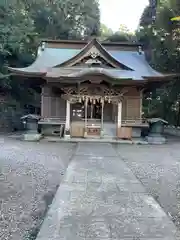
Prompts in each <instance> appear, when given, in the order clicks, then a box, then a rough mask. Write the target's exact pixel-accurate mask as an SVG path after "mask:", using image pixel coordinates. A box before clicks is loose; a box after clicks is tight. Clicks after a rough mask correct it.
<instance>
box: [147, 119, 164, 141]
mask: <svg viewBox="0 0 180 240" xmlns="http://www.w3.org/2000/svg"><path fill="white" fill-rule="evenodd" d="M148 123H149V134H148V136H147V141H148V142H149V143H152V144H163V143H165V142H166V138H165V137H164V136H163V133H164V126H165V125H167V124H168V122H167V121H165V120H163V119H161V118H151V119H149V120H148Z"/></svg>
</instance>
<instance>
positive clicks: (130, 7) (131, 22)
mask: <svg viewBox="0 0 180 240" xmlns="http://www.w3.org/2000/svg"><path fill="white" fill-rule="evenodd" d="M147 5H148V0H100V9H101V22H102V23H104V24H105V25H106V26H107V27H109V28H111V29H112V30H113V31H117V30H118V28H119V26H120V25H121V24H123V25H126V26H127V28H128V29H129V30H130V31H135V30H136V29H137V26H138V23H139V19H140V17H141V14H142V12H143V10H144V8H145V7H146V6H147Z"/></svg>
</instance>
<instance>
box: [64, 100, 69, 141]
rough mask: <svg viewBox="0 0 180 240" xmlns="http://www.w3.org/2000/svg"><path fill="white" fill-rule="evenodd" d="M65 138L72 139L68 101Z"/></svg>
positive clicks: (67, 104) (67, 102) (67, 103)
mask: <svg viewBox="0 0 180 240" xmlns="http://www.w3.org/2000/svg"><path fill="white" fill-rule="evenodd" d="M65 137H68V138H69V137H70V101H68V100H67V101H66V124H65Z"/></svg>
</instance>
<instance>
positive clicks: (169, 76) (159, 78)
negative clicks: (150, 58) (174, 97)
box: [143, 73, 180, 82]
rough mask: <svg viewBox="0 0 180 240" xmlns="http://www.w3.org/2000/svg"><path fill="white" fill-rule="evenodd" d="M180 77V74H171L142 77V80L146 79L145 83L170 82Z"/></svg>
mask: <svg viewBox="0 0 180 240" xmlns="http://www.w3.org/2000/svg"><path fill="white" fill-rule="evenodd" d="M178 76H180V74H176V73H172V74H161V75H158V76H143V78H144V79H146V80H147V81H152V82H155V81H171V80H172V78H173V79H174V78H176V77H178Z"/></svg>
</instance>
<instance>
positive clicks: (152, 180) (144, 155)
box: [117, 142, 180, 239]
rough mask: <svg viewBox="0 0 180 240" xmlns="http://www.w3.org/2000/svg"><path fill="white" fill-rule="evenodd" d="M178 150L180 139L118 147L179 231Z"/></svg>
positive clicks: (179, 173)
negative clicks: (166, 142)
mask: <svg viewBox="0 0 180 240" xmlns="http://www.w3.org/2000/svg"><path fill="white" fill-rule="evenodd" d="M179 149H180V142H178V143H177V142H175V143H170V144H167V145H161V146H157V145H156V146H155V145H154V146H152V145H145V146H140V145H139V146H138V145H136V146H135V145H131V146H128V145H119V146H117V151H118V153H119V156H120V157H121V159H123V160H124V162H125V163H126V164H127V165H128V167H130V169H131V170H132V172H133V173H134V174H135V175H136V177H137V178H138V179H139V180H140V181H141V183H142V184H143V185H144V186H145V188H146V190H147V191H148V192H149V193H151V195H152V196H153V197H154V198H155V199H156V200H157V202H158V203H159V204H160V205H161V207H162V208H163V209H164V211H165V212H166V213H167V214H168V215H169V217H170V218H171V219H172V220H173V221H174V223H175V224H176V226H177V227H178V230H179V231H180V150H179ZM178 235H179V233H178ZM178 239H180V238H179V237H178Z"/></svg>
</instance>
